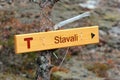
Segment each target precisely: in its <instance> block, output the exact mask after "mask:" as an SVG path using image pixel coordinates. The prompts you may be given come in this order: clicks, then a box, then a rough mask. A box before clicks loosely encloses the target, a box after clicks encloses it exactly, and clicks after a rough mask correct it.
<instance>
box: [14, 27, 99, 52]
mask: <svg viewBox="0 0 120 80" xmlns="http://www.w3.org/2000/svg"><path fill="white" fill-rule="evenodd" d="M98 42H99V32H98V26H91V27H83V28H73V29H66V30H56V31H49V32H39V33H31V34H22V35H15V52H16V53H25V52H32V51H40V50H50V49H55V48H62V47H69V46H79V45H85V44H91V43H98Z"/></svg>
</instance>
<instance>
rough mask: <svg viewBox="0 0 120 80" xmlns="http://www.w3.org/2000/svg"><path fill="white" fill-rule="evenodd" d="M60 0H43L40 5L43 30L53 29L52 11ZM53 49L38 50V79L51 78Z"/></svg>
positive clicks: (47, 79)
mask: <svg viewBox="0 0 120 80" xmlns="http://www.w3.org/2000/svg"><path fill="white" fill-rule="evenodd" d="M58 1H59V0H41V1H40V2H39V5H40V7H41V15H40V17H41V19H40V24H41V26H40V27H43V31H47V30H53V29H54V28H53V26H54V24H53V22H52V21H51V19H50V16H51V11H52V8H53V6H54V4H55V3H56V2H58ZM52 52H53V51H51V50H49V51H42V52H38V53H39V54H40V55H39V57H38V58H37V71H36V80H50V67H51V53H52Z"/></svg>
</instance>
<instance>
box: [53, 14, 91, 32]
mask: <svg viewBox="0 0 120 80" xmlns="http://www.w3.org/2000/svg"><path fill="white" fill-rule="evenodd" d="M87 16H90V12H85V13H83V14H80V15H78V16H75V17H73V18H70V19H67V20H64V21H61V22H59V23H57V24H56V25H55V26H54V30H56V29H59V28H61V27H62V26H64V25H66V24H69V23H72V22H74V21H77V20H79V19H82V18H84V17H87Z"/></svg>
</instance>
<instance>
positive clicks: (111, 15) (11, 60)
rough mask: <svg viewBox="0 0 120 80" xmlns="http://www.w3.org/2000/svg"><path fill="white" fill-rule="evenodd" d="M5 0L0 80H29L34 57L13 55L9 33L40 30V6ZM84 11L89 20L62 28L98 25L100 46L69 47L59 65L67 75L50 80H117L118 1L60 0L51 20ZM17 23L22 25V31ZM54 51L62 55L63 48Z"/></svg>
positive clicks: (0, 12)
mask: <svg viewBox="0 0 120 80" xmlns="http://www.w3.org/2000/svg"><path fill="white" fill-rule="evenodd" d="M6 1H7V0H1V1H0V79H2V80H32V79H33V76H34V75H35V68H36V66H35V62H34V61H35V58H36V56H37V54H33V53H30V54H22V55H15V54H14V48H13V43H14V42H13V34H16V33H19V34H20V33H29V32H38V31H40V30H38V27H37V26H39V24H38V23H37V21H39V19H40V7H39V5H38V4H36V3H35V2H28V1H29V0H16V1H15V2H11V3H10V2H6ZM8 1H9V0H8ZM36 1H39V0H36ZM88 1H89V2H88ZM90 1H93V2H90ZM86 11H89V12H91V15H90V16H89V17H86V18H83V19H81V20H78V21H75V22H74V23H71V24H68V25H66V26H64V28H74V27H85V26H94V25H98V26H99V29H100V30H99V34H100V43H99V44H91V45H85V46H79V47H72V48H70V49H69V54H70V56H67V58H66V60H65V61H64V63H63V64H62V67H64V68H66V69H68V70H69V72H68V73H66V72H64V71H57V72H54V73H53V75H52V77H53V79H52V80H120V0H105V1H103V0H86V1H85V0H61V1H60V2H58V3H57V4H56V5H55V7H54V9H53V11H52V16H51V18H52V20H53V22H54V23H58V22H60V21H62V20H66V19H68V18H71V17H74V16H76V15H79V14H81V13H83V12H86ZM9 18H10V20H9ZM5 22H6V24H4V23H5ZM19 23H23V24H25V25H24V26H23V25H22V29H21V25H20V24H19ZM30 23H37V24H35V25H34V26H31V25H29V24H30ZM9 34H10V35H9ZM56 52H58V53H59V54H61V53H65V52H66V49H64V50H58V51H56ZM59 54H58V55H59ZM61 57H63V56H61ZM56 63H57V62H56ZM59 63H60V62H59ZM56 65H59V64H58V63H57V64H56Z"/></svg>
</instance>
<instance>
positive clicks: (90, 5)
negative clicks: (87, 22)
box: [79, 0, 100, 9]
mask: <svg viewBox="0 0 120 80" xmlns="http://www.w3.org/2000/svg"><path fill="white" fill-rule="evenodd" d="M99 1H100V0H87V1H86V3H80V4H79V5H80V6H81V7H82V8H87V9H95V8H97V5H98V3H99Z"/></svg>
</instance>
